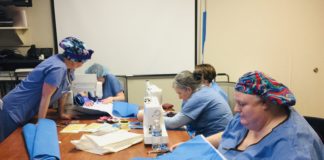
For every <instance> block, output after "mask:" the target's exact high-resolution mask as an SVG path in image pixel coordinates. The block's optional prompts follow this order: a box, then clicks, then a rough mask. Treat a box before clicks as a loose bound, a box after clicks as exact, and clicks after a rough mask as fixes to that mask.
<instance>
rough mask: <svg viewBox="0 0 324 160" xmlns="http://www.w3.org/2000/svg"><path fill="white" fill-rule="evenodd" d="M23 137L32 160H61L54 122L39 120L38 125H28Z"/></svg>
mask: <svg viewBox="0 0 324 160" xmlns="http://www.w3.org/2000/svg"><path fill="white" fill-rule="evenodd" d="M23 135H24V138H25V144H26V147H27V151H28V154H29V158H30V159H40V160H59V159H60V148H59V144H58V137H57V130H56V123H55V122H54V121H53V120H49V119H39V120H38V124H36V125H35V124H31V123H28V124H26V125H25V126H24V127H23Z"/></svg>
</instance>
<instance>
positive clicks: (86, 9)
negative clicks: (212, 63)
mask: <svg viewBox="0 0 324 160" xmlns="http://www.w3.org/2000/svg"><path fill="white" fill-rule="evenodd" d="M53 1H54V12H55V23H56V37H57V41H58V42H57V44H59V42H60V41H61V40H62V39H63V38H65V37H68V36H74V37H77V38H79V39H81V40H82V41H84V42H85V44H86V45H87V47H88V48H91V49H93V50H94V51H95V52H94V54H93V57H92V59H91V60H90V61H88V62H87V63H85V64H84V65H83V66H82V68H81V69H79V71H77V72H83V71H84V70H85V69H86V68H87V67H88V66H90V65H91V64H93V63H95V62H96V63H100V64H102V65H104V66H106V67H107V68H108V69H109V71H110V72H112V73H113V74H116V75H127V76H131V75H161V74H176V73H178V72H180V71H182V70H193V69H194V66H195V64H196V62H195V57H196V49H195V48H196V47H195V45H196V38H195V37H196V36H195V35H196V26H195V25H196V13H195V10H196V9H195V8H196V0H53ZM58 48H59V47H58ZM59 53H62V50H61V48H59Z"/></svg>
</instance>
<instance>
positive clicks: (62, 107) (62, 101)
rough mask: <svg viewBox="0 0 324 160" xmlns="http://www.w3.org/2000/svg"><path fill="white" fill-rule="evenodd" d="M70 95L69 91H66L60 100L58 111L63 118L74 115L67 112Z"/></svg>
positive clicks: (69, 117)
mask: <svg viewBox="0 0 324 160" xmlns="http://www.w3.org/2000/svg"><path fill="white" fill-rule="evenodd" d="M67 97H68V93H64V94H63V95H62V97H60V99H59V101H58V112H59V116H60V118H61V119H72V116H71V115H69V114H65V103H66V99H67Z"/></svg>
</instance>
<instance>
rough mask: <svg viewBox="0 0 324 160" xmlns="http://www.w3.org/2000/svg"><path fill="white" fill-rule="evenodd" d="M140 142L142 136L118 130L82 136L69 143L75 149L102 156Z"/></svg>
mask: <svg viewBox="0 0 324 160" xmlns="http://www.w3.org/2000/svg"><path fill="white" fill-rule="evenodd" d="M141 141H143V135H142V134H137V133H131V132H127V131H125V130H119V131H116V132H112V133H108V134H104V135H101V136H97V135H87V134H85V135H82V137H81V139H80V140H72V141H71V143H72V144H74V145H75V146H76V148H77V149H80V150H83V151H86V152H90V153H94V154H100V155H103V154H106V153H110V152H118V151H120V150H123V149H125V148H128V147H130V146H131V145H133V144H136V143H139V142H141Z"/></svg>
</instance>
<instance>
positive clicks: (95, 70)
mask: <svg viewBox="0 0 324 160" xmlns="http://www.w3.org/2000/svg"><path fill="white" fill-rule="evenodd" d="M85 73H86V74H97V77H104V76H105V75H107V74H108V69H107V68H106V67H104V66H103V65H101V64H98V63H94V64H93V65H91V66H90V67H89V68H88V69H87V70H86V71H85Z"/></svg>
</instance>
